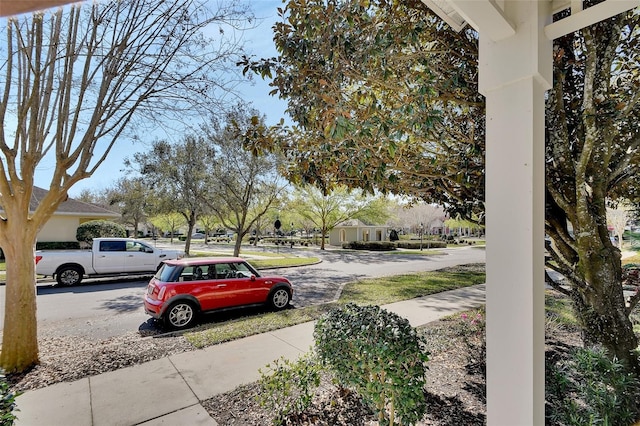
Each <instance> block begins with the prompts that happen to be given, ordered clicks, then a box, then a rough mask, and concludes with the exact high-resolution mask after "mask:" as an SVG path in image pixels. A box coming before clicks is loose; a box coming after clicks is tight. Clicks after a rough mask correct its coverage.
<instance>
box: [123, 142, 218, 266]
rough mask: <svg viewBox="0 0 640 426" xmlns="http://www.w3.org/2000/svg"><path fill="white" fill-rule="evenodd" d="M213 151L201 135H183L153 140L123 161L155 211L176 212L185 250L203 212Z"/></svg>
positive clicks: (214, 155) (212, 181)
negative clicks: (136, 175)
mask: <svg viewBox="0 0 640 426" xmlns="http://www.w3.org/2000/svg"><path fill="white" fill-rule="evenodd" d="M215 161H216V153H215V151H214V150H213V148H212V147H211V145H210V144H209V143H208V142H207V141H206V140H205V139H204V138H202V137H195V136H186V137H185V138H184V139H183V140H182V141H180V142H178V143H169V142H167V141H164V140H158V141H155V142H154V143H153V144H152V147H151V149H150V150H149V151H146V152H138V153H136V154H134V156H133V158H132V159H127V160H126V161H125V164H126V165H127V166H128V167H130V168H132V169H134V170H136V171H137V172H138V173H140V175H141V176H142V178H143V180H144V182H145V184H146V185H148V186H149V187H150V188H151V190H150V193H151V194H153V195H152V196H153V198H154V199H155V204H156V205H155V208H156V211H157V212H159V213H172V212H177V213H180V214H181V215H182V216H183V217H184V221H185V223H186V225H187V229H188V230H187V239H186V242H185V248H184V251H185V253H186V254H189V250H190V247H191V234H192V233H193V231H194V228H195V226H196V222H197V220H198V217H199V216H200V215H202V214H205V213H206V212H207V203H208V200H209V196H210V194H211V188H212V186H213V185H214V184H215V180H214V179H213V175H212V174H211V169H212V165H213V163H214V162H215Z"/></svg>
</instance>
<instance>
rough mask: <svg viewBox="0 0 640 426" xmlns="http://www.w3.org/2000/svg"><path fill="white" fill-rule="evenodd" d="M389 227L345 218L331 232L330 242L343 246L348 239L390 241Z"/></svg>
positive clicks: (333, 244)
mask: <svg viewBox="0 0 640 426" xmlns="http://www.w3.org/2000/svg"><path fill="white" fill-rule="evenodd" d="M388 240H389V227H388V226H386V225H365V224H364V223H362V222H361V221H360V220H358V219H350V220H345V221H344V222H341V223H339V224H338V225H336V226H335V227H334V228H333V229H332V230H331V231H330V232H329V244H331V245H332V246H341V245H342V243H345V242H348V241H388Z"/></svg>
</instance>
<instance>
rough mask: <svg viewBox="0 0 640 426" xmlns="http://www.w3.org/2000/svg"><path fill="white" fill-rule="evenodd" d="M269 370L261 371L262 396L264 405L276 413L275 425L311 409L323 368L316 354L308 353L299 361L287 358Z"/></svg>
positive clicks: (259, 382) (262, 404)
mask: <svg viewBox="0 0 640 426" xmlns="http://www.w3.org/2000/svg"><path fill="white" fill-rule="evenodd" d="M266 368H267V369H268V370H267V371H263V370H262V369H260V370H259V371H260V380H259V381H258V384H259V385H260V387H261V388H262V390H261V392H260V394H259V395H258V397H257V398H258V402H259V403H260V406H262V407H263V408H266V409H267V410H269V411H272V412H274V413H275V414H276V417H275V418H274V423H276V424H282V423H283V422H284V419H285V418H286V417H287V416H288V415H290V414H295V413H298V414H299V413H302V412H303V411H304V410H306V409H307V408H309V406H310V405H311V401H312V400H313V395H314V394H315V390H316V389H317V388H318V386H319V385H320V371H321V366H320V364H319V363H318V359H317V357H316V356H315V354H314V353H308V354H306V355H304V356H303V357H301V358H299V359H298V360H296V361H289V360H288V359H285V358H280V359H279V360H275V361H274V362H273V363H272V364H267V366H266Z"/></svg>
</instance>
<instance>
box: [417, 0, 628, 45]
mask: <svg viewBox="0 0 640 426" xmlns="http://www.w3.org/2000/svg"><path fill="white" fill-rule="evenodd" d="M422 1H423V3H424V4H426V5H427V6H428V7H429V8H430V9H431V10H432V11H433V12H434V13H436V14H437V15H438V16H439V17H440V18H442V20H444V21H445V22H447V23H448V24H449V25H451V27H452V28H453V29H454V30H455V31H460V30H461V29H462V28H464V27H465V26H466V25H467V24H469V25H471V26H472V27H473V28H474V29H475V30H476V31H482V34H483V35H484V36H486V37H489V38H490V39H491V40H493V41H499V40H502V39H505V38H507V37H511V36H512V35H514V34H515V25H514V24H513V23H511V22H510V21H509V19H507V17H506V16H505V14H504V7H505V0H495V1H492V0H480V1H479V0H422ZM547 1H550V2H551V9H552V11H553V13H558V12H560V11H562V10H564V9H571V15H570V16H567V17H566V18H563V19H561V20H558V21H556V22H553V23H551V24H548V25H547V26H545V35H546V36H547V38H549V39H550V40H553V39H556V38H558V37H562V36H564V35H566V34H569V33H571V32H574V31H577V30H579V29H581V28H584V27H587V26H589V25H592V24H595V23H596V22H600V21H602V20H605V19H607V18H610V17H612V16H615V15H617V14H619V13H622V12H625V11H627V10H629V9H632V8H634V7H638V6H640V0H606V1H604V2H602V3H599V4H597V5H595V6H591V7H589V8H586V9H585V8H584V6H583V0H547ZM550 20H551V19H550Z"/></svg>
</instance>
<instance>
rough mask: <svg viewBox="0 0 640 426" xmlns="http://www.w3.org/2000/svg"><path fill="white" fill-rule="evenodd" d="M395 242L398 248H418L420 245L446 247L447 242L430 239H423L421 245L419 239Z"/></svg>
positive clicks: (423, 246)
mask: <svg viewBox="0 0 640 426" xmlns="http://www.w3.org/2000/svg"><path fill="white" fill-rule="evenodd" d="M395 244H396V246H397V247H398V248H403V249H411V250H419V249H420V247H422V248H424V249H429V248H447V243H445V242H444V241H432V240H425V241H423V242H422V245H421V244H420V241H396V243H395Z"/></svg>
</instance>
